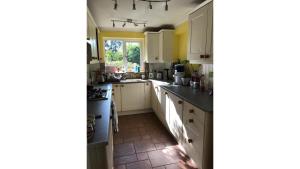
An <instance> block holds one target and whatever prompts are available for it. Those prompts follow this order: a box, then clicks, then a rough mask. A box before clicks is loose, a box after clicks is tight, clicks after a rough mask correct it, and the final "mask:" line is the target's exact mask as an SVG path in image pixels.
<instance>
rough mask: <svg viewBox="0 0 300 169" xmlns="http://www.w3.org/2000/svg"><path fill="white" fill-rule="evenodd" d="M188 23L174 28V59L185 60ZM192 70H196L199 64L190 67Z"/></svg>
mask: <svg viewBox="0 0 300 169" xmlns="http://www.w3.org/2000/svg"><path fill="white" fill-rule="evenodd" d="M188 30H189V24H188V21H185V22H183V23H182V24H180V25H178V26H177V27H176V28H175V51H174V53H175V59H176V60H177V59H180V60H186V59H187V44H188V35H189V32H188ZM190 66H192V68H193V69H194V70H198V68H199V66H200V65H199V64H193V65H190Z"/></svg>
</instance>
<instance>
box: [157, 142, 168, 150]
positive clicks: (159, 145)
mask: <svg viewBox="0 0 300 169" xmlns="http://www.w3.org/2000/svg"><path fill="white" fill-rule="evenodd" d="M155 147H156V149H157V150H161V149H164V148H165V147H166V146H165V144H163V143H158V144H155Z"/></svg>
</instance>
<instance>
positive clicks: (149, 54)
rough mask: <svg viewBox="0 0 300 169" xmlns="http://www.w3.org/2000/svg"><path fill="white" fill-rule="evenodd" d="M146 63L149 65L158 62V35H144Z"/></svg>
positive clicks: (153, 33) (155, 33)
mask: <svg viewBox="0 0 300 169" xmlns="http://www.w3.org/2000/svg"><path fill="white" fill-rule="evenodd" d="M145 43H146V61H147V62H149V63H158V62H159V33H157V32H151V33H146V36H145Z"/></svg>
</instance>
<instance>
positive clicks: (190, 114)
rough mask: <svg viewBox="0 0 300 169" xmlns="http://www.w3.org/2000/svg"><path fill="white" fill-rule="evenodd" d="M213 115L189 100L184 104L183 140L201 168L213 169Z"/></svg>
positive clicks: (189, 153)
mask: <svg viewBox="0 0 300 169" xmlns="http://www.w3.org/2000/svg"><path fill="white" fill-rule="evenodd" d="M212 122H213V117H212V113H207V112H204V111H202V110H200V109H198V108H197V107H195V106H193V105H192V104H190V103H188V102H184V106H183V141H182V146H183V148H184V149H185V150H186V152H187V154H188V155H189V156H190V157H191V158H192V159H193V160H194V161H195V163H196V164H197V166H198V167H199V168H201V169H212V168H213V167H212V163H213V161H212V159H213V154H212V152H213V135H212V134H213V123H212Z"/></svg>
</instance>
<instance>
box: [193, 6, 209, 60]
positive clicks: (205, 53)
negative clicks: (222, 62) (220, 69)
mask: <svg viewBox="0 0 300 169" xmlns="http://www.w3.org/2000/svg"><path fill="white" fill-rule="evenodd" d="M212 7H213V6H212V2H209V3H207V4H206V5H205V6H203V7H201V8H199V9H198V10H196V11H195V12H193V13H191V14H190V15H189V40H188V60H189V61H190V62H191V63H200V64H201V63H212V62H213V55H212V27H213V26H212V17H213V10H212Z"/></svg>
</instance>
